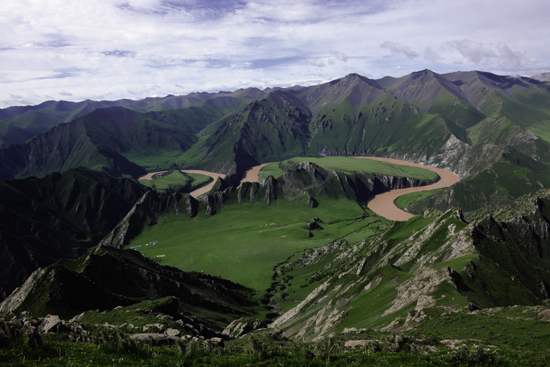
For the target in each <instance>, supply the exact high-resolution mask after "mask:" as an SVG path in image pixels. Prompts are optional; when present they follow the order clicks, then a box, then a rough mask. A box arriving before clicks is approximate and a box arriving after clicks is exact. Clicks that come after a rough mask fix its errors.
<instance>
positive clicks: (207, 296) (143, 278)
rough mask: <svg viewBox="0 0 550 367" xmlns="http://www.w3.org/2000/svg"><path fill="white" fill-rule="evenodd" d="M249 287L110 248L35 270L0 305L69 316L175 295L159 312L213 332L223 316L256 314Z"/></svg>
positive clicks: (0, 308)
mask: <svg viewBox="0 0 550 367" xmlns="http://www.w3.org/2000/svg"><path fill="white" fill-rule="evenodd" d="M73 269H74V270H73ZM250 291H251V290H250V289H248V288H245V287H243V286H240V285H237V284H235V283H232V282H230V281H228V280H224V279H220V278H217V277H214V276H210V275H206V274H202V273H188V272H183V271H181V270H178V269H176V268H172V267H165V266H161V265H159V264H158V263H156V262H155V261H153V260H151V259H148V258H146V257H144V256H142V255H141V254H139V253H138V252H136V251H133V250H117V249H114V248H110V249H109V250H108V251H100V252H98V253H93V254H89V255H86V257H85V258H81V259H79V260H75V261H63V262H60V263H56V264H54V265H52V266H50V267H48V268H46V269H39V270H37V271H36V272H35V273H34V274H33V275H32V276H31V277H30V278H29V280H28V281H27V282H26V283H25V284H24V285H23V286H22V287H21V288H19V289H18V290H16V291H15V292H14V293H12V294H11V295H10V297H8V298H7V299H6V300H5V301H4V302H3V303H2V304H0V313H2V314H8V313H14V312H15V313H18V312H21V311H23V310H27V311H30V312H31V313H32V314H33V315H35V316H38V317H39V316H45V315H46V314H56V315H59V316H60V317H62V318H66V319H68V318H71V317H73V316H75V315H78V314H81V313H82V312H83V311H86V310H100V311H103V310H112V309H114V308H115V307H117V306H128V305H132V304H136V303H139V302H142V301H144V300H157V299H161V298H164V297H167V296H172V297H173V298H171V299H168V300H167V301H165V302H163V303H162V307H161V306H159V307H160V308H158V310H157V311H158V312H162V313H164V314H167V315H170V316H172V317H178V318H183V317H184V315H185V317H189V316H193V317H194V318H195V319H196V320H198V321H197V324H196V325H194V326H193V328H199V329H200V330H202V331H201V333H202V334H209V333H210V334H212V335H213V334H215V333H216V332H219V331H221V329H220V328H219V326H218V325H217V322H220V320H227V322H230V321H231V320H232V319H234V318H238V317H243V316H251V315H253V314H254V311H253V308H254V307H255V306H256V302H255V301H253V300H252V299H250V298H249V297H248V294H249V293H250ZM80 317H81V316H80ZM214 319H216V322H213V321H212V320H214ZM75 320H76V319H75ZM209 330H210V331H209Z"/></svg>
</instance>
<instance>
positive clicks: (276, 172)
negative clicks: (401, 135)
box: [259, 157, 438, 181]
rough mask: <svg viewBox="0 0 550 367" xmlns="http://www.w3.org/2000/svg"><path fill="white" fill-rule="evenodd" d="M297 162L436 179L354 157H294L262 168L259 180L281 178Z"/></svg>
mask: <svg viewBox="0 0 550 367" xmlns="http://www.w3.org/2000/svg"><path fill="white" fill-rule="evenodd" d="M299 162H311V163H315V164H317V165H319V166H321V167H323V168H324V169H327V170H329V171H343V172H346V173H352V172H366V173H378V174H381V175H390V176H399V177H410V178H416V179H419V180H431V181H435V180H437V179H438V176H437V174H436V173H434V172H431V171H428V170H426V169H422V168H417V167H408V166H400V165H398V164H393V163H387V162H379V161H375V160H371V159H364V158H356V157H322V158H316V157H295V158H291V159H287V160H285V161H282V162H279V163H273V164H270V165H268V166H266V167H264V168H263V169H262V170H261V171H260V175H259V180H260V181H262V180H263V179H265V178H266V177H267V176H268V175H273V177H275V178H278V177H281V176H282V175H283V174H284V172H285V168H287V169H288V168H290V167H292V166H293V165H295V164H296V163H299Z"/></svg>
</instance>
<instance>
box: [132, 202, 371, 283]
mask: <svg viewBox="0 0 550 367" xmlns="http://www.w3.org/2000/svg"><path fill="white" fill-rule="evenodd" d="M319 202H320V205H319V206H318V207H317V208H315V209H312V208H309V207H308V206H306V205H305V203H304V201H303V200H302V198H298V199H296V200H294V201H284V200H279V201H277V202H276V203H274V204H272V205H269V206H268V205H266V204H263V203H256V204H240V205H234V206H226V207H225V208H223V209H222V210H221V211H220V212H219V213H218V214H216V215H214V216H208V215H205V214H201V215H199V216H198V217H196V218H193V219H188V218H187V217H185V218H184V217H183V216H179V217H176V216H175V215H174V216H166V217H163V218H161V219H160V220H159V223H158V224H157V225H156V226H154V227H148V228H146V229H145V230H144V231H143V233H141V234H140V235H139V236H138V237H137V238H136V239H134V240H133V241H132V242H131V243H130V245H129V247H130V246H136V245H145V244H148V243H152V242H155V241H156V242H158V244H156V245H155V246H143V247H142V248H140V249H139V250H140V251H141V252H142V253H143V254H144V255H145V256H148V257H156V256H159V255H165V257H163V258H162V264H163V265H170V266H175V267H177V268H179V269H182V270H186V271H204V272H205V273H209V274H212V275H217V276H221V277H223V278H227V279H230V280H232V281H234V282H238V283H240V284H243V285H245V286H248V287H251V288H254V289H256V290H261V291H263V290H265V289H267V288H268V287H269V285H270V283H271V275H272V274H273V266H274V265H275V264H277V263H279V262H282V261H284V260H286V259H287V258H288V256H289V255H291V254H292V253H294V252H296V251H302V250H304V249H307V248H311V247H318V246H322V245H325V244H327V243H328V242H330V241H332V240H334V239H336V238H342V237H345V236H348V235H350V234H351V233H356V232H357V231H361V230H362V228H363V227H364V226H365V225H366V224H367V221H365V222H362V220H361V218H363V216H364V214H365V212H364V211H363V209H362V208H361V207H360V206H359V205H357V204H356V203H354V202H352V201H349V200H343V199H342V200H328V199H319ZM315 217H319V218H321V219H322V220H323V221H324V222H325V223H324V224H323V227H324V229H323V230H316V231H314V236H313V237H312V238H309V237H308V231H307V230H306V229H305V227H306V225H307V223H308V222H309V220H310V219H312V218H315ZM377 219H380V218H377ZM363 231H366V229H363ZM237 269H238V271H237Z"/></svg>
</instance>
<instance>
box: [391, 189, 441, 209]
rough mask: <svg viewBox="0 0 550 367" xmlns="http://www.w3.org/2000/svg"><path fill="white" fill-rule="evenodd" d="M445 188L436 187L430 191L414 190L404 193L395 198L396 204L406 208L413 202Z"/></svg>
mask: <svg viewBox="0 0 550 367" xmlns="http://www.w3.org/2000/svg"><path fill="white" fill-rule="evenodd" d="M441 190H443V189H436V190H429V191H420V192H412V193H410V194H406V195H402V196H400V197H398V198H397V199H395V206H397V207H398V208H400V209H406V208H408V207H409V205H411V204H412V203H414V202H416V201H420V200H424V199H426V198H428V197H430V196H432V195H435V194H437V193H438V192H440V191H441Z"/></svg>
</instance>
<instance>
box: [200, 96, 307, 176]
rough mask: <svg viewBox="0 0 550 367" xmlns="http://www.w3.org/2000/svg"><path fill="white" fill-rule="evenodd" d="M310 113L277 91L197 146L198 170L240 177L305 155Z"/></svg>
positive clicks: (237, 115)
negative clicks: (261, 165)
mask: <svg viewBox="0 0 550 367" xmlns="http://www.w3.org/2000/svg"><path fill="white" fill-rule="evenodd" d="M309 118H310V112H309V110H308V109H307V107H305V106H304V105H303V103H301V102H300V101H299V100H298V99H297V98H296V97H294V96H293V95H291V94H289V93H285V92H282V91H274V92H272V93H270V94H269V95H268V96H267V97H265V98H262V99H260V100H258V101H255V102H253V103H251V104H249V105H248V106H247V107H246V108H244V109H243V110H241V111H240V112H239V113H238V114H236V115H234V116H230V117H228V118H225V119H224V120H223V121H221V123H220V124H219V127H217V129H216V130H215V131H213V132H212V133H211V135H209V136H208V137H206V138H205V139H204V140H202V141H200V143H199V144H200V145H198V148H197V149H198V152H197V155H198V156H199V157H201V158H200V160H199V161H198V162H197V163H195V165H196V166H198V167H201V168H205V169H208V170H212V171H216V172H221V173H226V174H235V173H236V174H237V175H241V174H242V173H243V172H244V171H245V170H246V169H247V168H249V167H251V166H254V165H257V164H258V163H264V162H273V161H277V160H282V159H285V158H290V157H293V156H300V155H303V154H304V153H305V152H306V151H307V140H308V138H309V133H308V124H309Z"/></svg>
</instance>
